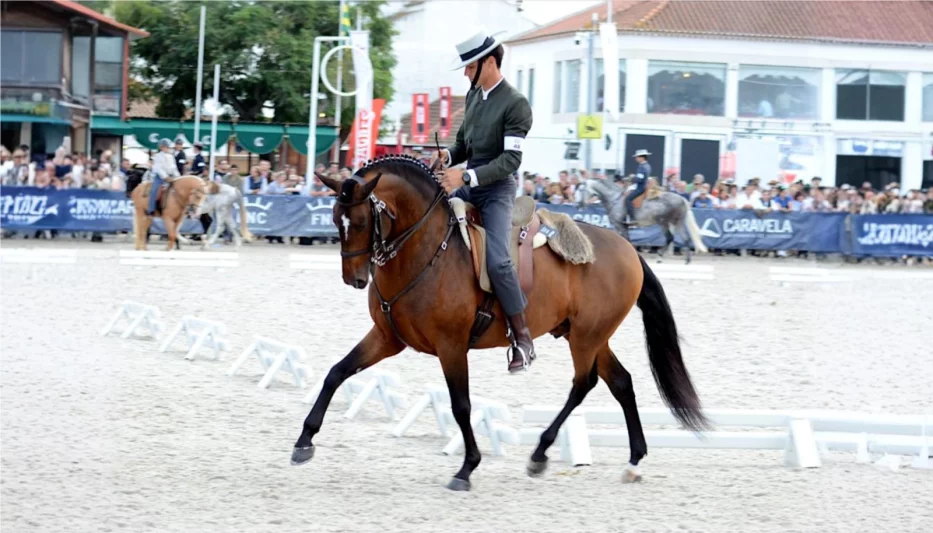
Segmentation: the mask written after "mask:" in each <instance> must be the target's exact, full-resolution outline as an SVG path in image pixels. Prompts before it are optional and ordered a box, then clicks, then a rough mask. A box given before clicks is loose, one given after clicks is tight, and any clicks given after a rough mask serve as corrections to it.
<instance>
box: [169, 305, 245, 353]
mask: <svg viewBox="0 0 933 533" xmlns="http://www.w3.org/2000/svg"><path fill="white" fill-rule="evenodd" d="M226 333H227V328H226V327H225V326H224V325H223V324H221V323H220V322H214V321H212V320H203V319H200V318H195V317H193V316H190V315H185V316H183V317H182V318H181V322H179V323H178V325H177V326H175V329H174V330H172V333H171V335H169V336H168V338H166V339H165V342H163V343H162V346H160V347H159V351H160V352H165V351H166V350H167V349H168V348H169V346H171V345H172V343H173V342H175V339H177V338H178V336H179V335H181V334H184V336H185V339H187V341H188V343H187V344H188V353H187V354H185V359H188V360H191V359H194V358H195V356H196V355H197V354H198V351H199V350H200V349H201V348H211V349H212V350H213V351H214V359H219V358H220V352H224V351H227V350H228V349H229V347H228V344H227V341H226V339H225V338H224V335H226Z"/></svg>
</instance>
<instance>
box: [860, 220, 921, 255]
mask: <svg viewBox="0 0 933 533" xmlns="http://www.w3.org/2000/svg"><path fill="white" fill-rule="evenodd" d="M852 254H853V255H857V256H858V255H861V256H873V257H878V256H883V257H900V256H902V255H907V256H915V257H916V256H933V216H924V215H853V217H852Z"/></svg>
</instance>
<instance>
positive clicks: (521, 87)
mask: <svg viewBox="0 0 933 533" xmlns="http://www.w3.org/2000/svg"><path fill="white" fill-rule="evenodd" d="M523 75H524V72H522V71H521V70H519V71H518V72H516V73H515V88H516V89H518V92H520V93H522V94H525V84H524V81H525V80H524V79H523Z"/></svg>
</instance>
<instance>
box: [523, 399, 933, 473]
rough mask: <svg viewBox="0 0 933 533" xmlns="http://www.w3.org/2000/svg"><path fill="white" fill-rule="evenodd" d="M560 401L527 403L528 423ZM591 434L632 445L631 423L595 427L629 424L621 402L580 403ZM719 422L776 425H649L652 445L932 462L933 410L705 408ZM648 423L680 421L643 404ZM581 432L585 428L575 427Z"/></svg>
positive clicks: (546, 418) (794, 459)
mask: <svg viewBox="0 0 933 533" xmlns="http://www.w3.org/2000/svg"><path fill="white" fill-rule="evenodd" d="M560 409H561V408H560V407H554V406H546V407H543V406H527V407H525V408H524V410H523V417H522V422H523V423H536V424H550V423H551V421H552V420H553V419H554V418H555V417H556V416H557V414H558V413H559V412H560ZM577 414H579V415H581V416H582V417H583V420H584V421H585V429H586V434H585V436H584V435H575V436H574V440H573V442H578V441H581V440H584V439H585V440H586V441H587V442H588V443H589V445H590V446H606V447H628V432H627V431H626V430H625V429H592V428H590V426H592V425H612V426H623V427H624V426H625V416H624V414H623V412H622V410H621V409H618V408H600V407H596V408H580V409H579V410H578V413H577ZM704 414H706V416H707V417H708V418H709V419H710V422H711V423H712V424H713V425H714V426H726V427H744V428H756V429H761V428H775V429H772V430H771V431H719V430H716V431H710V432H706V433H702V434H699V435H698V434H694V433H693V432H690V431H684V430H672V429H661V430H645V431H644V433H645V439H646V441H647V443H648V446H649V447H652V446H653V447H660V448H704V449H748V450H784V452H785V455H784V460H785V464H787V465H788V466H797V467H801V468H817V467H819V466H820V465H821V458H820V452H821V451H822V452H827V451H844V452H855V453H856V460H857V462H859V463H867V462H870V461H871V455H870V454H871V453H882V454H896V455H911V456H916V459H915V460H914V462H913V465H914V466H916V467H918V468H929V466H928V465H929V457H930V450H931V449H933V437H931V436H930V433H931V430H933V416H911V415H877V414H866V413H856V412H840V411H818V410H791V411H774V410H739V409H704ZM639 415H640V419H641V422H642V424H643V425H644V426H655V425H661V426H665V425H671V426H679V425H680V424H679V422H678V421H677V420H676V419H675V418H674V417H673V415H672V414H671V413H670V411H669V410H667V409H641V410H639ZM574 431H576V432H579V429H577V430H574Z"/></svg>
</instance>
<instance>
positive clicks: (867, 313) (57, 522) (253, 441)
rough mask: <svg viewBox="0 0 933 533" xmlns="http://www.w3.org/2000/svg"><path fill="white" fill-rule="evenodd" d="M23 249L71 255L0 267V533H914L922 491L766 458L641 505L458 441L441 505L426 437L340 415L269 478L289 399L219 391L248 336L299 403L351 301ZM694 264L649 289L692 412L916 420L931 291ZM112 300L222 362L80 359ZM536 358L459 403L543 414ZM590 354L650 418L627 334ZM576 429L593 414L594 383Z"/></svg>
mask: <svg viewBox="0 0 933 533" xmlns="http://www.w3.org/2000/svg"><path fill="white" fill-rule="evenodd" d="M154 241H155V239H153V244H155V242H154ZM37 245H38V246H41V247H56V248H77V249H78V250H79V259H78V264H77V265H70V266H57V265H48V266H39V267H37V268H36V269H35V270H33V269H32V268H31V267H30V266H28V265H18V264H4V265H3V266H2V301H3V305H2V314H0V316H2V318H0V327H2V346H0V350H2V391H0V392H2V396H0V399H2V462H0V466H2V482H0V489H2V490H0V495H2V529H3V531H4V532H6V531H10V532H32V531H36V532H58V531H65V532H103V531H131V532H149V531H173V532H174V531H192V532H195V531H197V532H201V531H236V532H243V531H312V532H317V531H322V532H323V531H327V532H332V531H347V532H369V531H374V532H376V531H378V532H396V531H398V532H432V533H434V532H446V531H483V532H497V533H499V532H512V531H522V532H524V531H529V532H531V531H535V532H540V531H560V532H577V531H581V532H582V531H586V532H604V531H605V532H610V531H611V532H621V531H626V532H627V531H674V530H676V531H681V530H689V531H736V532H738V531H819V532H829V531H840V532H856V531H873V532H874V531H897V532H907V531H918V532H919V531H930V530H931V527H933V526H931V524H933V505H931V504H933V498H931V494H933V491H931V490H930V488H931V487H933V471H922V470H916V469H912V468H907V467H905V468H902V469H900V470H899V471H897V472H892V471H890V470H885V469H882V468H879V467H877V466H874V465H863V464H856V463H855V457H854V454H830V455H829V456H825V457H824V459H823V467H822V468H819V469H813V470H805V471H799V470H794V469H789V468H787V467H785V466H783V465H782V453H781V452H736V451H697V450H694V451H690V450H665V449H658V448H649V455H648V457H647V458H646V459H645V460H644V461H643V462H642V467H643V473H644V474H645V479H644V481H643V482H642V483H640V484H634V485H623V484H621V483H620V473H621V472H622V469H623V467H624V465H625V463H626V460H627V458H628V451H627V449H610V448H594V449H593V453H594V462H595V464H594V465H593V466H589V467H581V468H573V467H570V466H568V465H567V464H566V463H561V462H558V461H557V460H556V459H557V458H558V456H559V452H558V450H557V448H556V446H555V447H554V448H553V449H552V450H551V453H550V456H551V458H552V462H551V469H550V470H549V471H548V472H547V473H546V474H545V476H544V477H543V478H540V479H531V478H529V477H528V476H526V475H525V462H526V460H527V458H528V456H529V454H530V453H531V451H532V449H531V447H509V448H508V451H509V454H508V455H507V456H505V457H494V456H492V455H491V454H490V453H489V445H488V440H486V439H485V438H483V437H480V438H479V442H480V447H481V450H482V451H483V452H484V456H483V462H482V464H481V465H480V467H479V468H478V469H477V471H476V472H475V473H474V475H473V491H472V492H470V493H452V492H450V491H448V490H446V489H444V488H443V484H444V483H446V482H447V480H448V479H449V477H450V476H451V475H452V474H453V473H454V472H455V471H456V470H457V469H458V468H459V466H460V463H461V457H460V456H453V457H448V456H445V455H443V454H442V453H441V449H442V447H443V446H444V444H445V443H446V441H445V439H443V438H441V437H440V436H438V435H437V433H436V426H435V425H434V423H433V420H432V417H431V416H430V415H429V414H427V413H426V414H425V416H423V417H422V418H421V419H420V420H419V421H418V422H417V423H416V424H415V426H413V428H412V429H411V430H410V432H409V434H408V435H406V436H405V437H402V438H395V437H392V436H391V435H390V434H389V432H390V430H391V428H392V427H393V425H394V424H393V423H392V422H390V421H388V420H387V419H386V418H385V416H384V412H383V411H382V410H381V409H380V408H379V407H378V406H376V405H375V404H371V405H370V406H369V407H367V408H366V409H365V410H364V411H363V413H362V414H361V415H360V416H359V418H358V419H357V420H354V421H346V420H344V419H343V418H342V416H341V415H342V414H343V412H344V411H345V410H346V408H347V403H346V400H345V399H344V397H343V396H342V395H340V394H338V395H337V396H336V397H335V400H334V403H333V404H332V407H331V410H330V411H329V412H328V415H327V418H326V419H325V423H324V427H323V430H322V432H321V433H320V434H319V435H318V437H317V439H316V441H315V443H316V444H317V446H318V452H317V455H316V457H315V458H314V460H313V461H312V462H311V463H309V464H308V465H304V466H302V467H297V468H296V467H292V466H290V465H289V454H290V453H291V448H292V445H293V443H294V441H295V439H296V437H297V436H298V434H299V431H300V429H301V423H302V421H303V419H304V417H305V416H306V414H307V412H308V410H309V409H310V406H309V405H307V404H304V403H302V402H301V399H302V398H303V397H304V395H305V391H300V390H298V389H296V388H295V387H294V386H293V384H291V383H289V382H288V381H287V380H285V379H284V378H283V379H282V380H281V381H280V382H277V383H275V384H273V386H272V387H271V388H270V389H268V390H259V389H257V388H256V383H257V381H258V379H259V376H260V375H261V372H260V366H259V364H258V362H256V361H255V360H253V361H250V362H249V363H248V364H247V366H246V367H245V369H244V370H243V371H242V372H241V373H240V374H238V375H236V376H234V377H227V376H225V375H224V372H225V371H226V369H227V368H228V366H229V365H230V363H231V361H232V360H233V358H234V357H236V355H237V354H238V353H239V352H240V351H241V350H242V349H243V348H245V347H246V345H247V344H248V343H249V341H250V338H251V336H253V335H256V334H261V335H265V336H269V337H272V338H277V339H280V340H282V341H285V342H290V343H295V344H299V345H301V346H304V347H305V348H306V350H307V351H308V353H309V355H310V359H311V361H310V362H311V366H312V368H313V371H314V375H313V376H312V379H313V380H316V379H318V378H319V377H320V376H322V375H323V374H324V373H325V372H326V371H327V369H328V368H329V366H330V364H331V362H332V361H333V360H334V359H336V358H338V357H340V356H342V355H344V354H345V353H346V352H347V351H348V350H349V349H350V348H351V347H352V346H353V345H354V344H355V343H356V342H357V340H358V339H359V338H361V336H362V335H363V334H364V333H365V332H366V331H367V330H368V329H369V327H370V325H371V321H370V317H369V316H368V312H367V310H366V307H365V301H366V299H365V294H364V293H363V292H360V291H356V290H353V289H351V288H349V287H346V286H344V285H343V284H342V283H341V282H340V279H339V274H338V273H337V272H310V273H301V272H298V271H295V270H291V269H289V266H288V259H287V257H288V254H289V253H295V252H307V253H312V252H315V253H330V254H333V253H334V251H333V249H330V250H327V249H321V247H311V248H309V247H296V246H292V247H286V246H283V245H268V244H265V243H261V244H254V245H250V246H246V247H244V248H242V249H241V250H240V267H239V268H236V269H231V270H228V271H226V272H221V273H218V272H217V271H216V270H215V269H211V268H167V267H163V268H150V267H145V268H143V267H130V266H120V265H118V264H117V260H116V258H115V257H116V254H117V251H118V250H120V249H130V248H131V244H129V243H125V242H122V241H115V242H108V243H107V244H103V245H101V244H91V243H88V242H76V241H71V240H64V239H60V240H58V241H55V242H47V241H45V242H37V241H32V240H30V241H22V240H12V241H11V240H5V241H4V242H3V246H4V247H24V246H29V247H32V246H37ZM155 248H157V249H161V246H159V245H155ZM225 251H227V250H225ZM230 251H232V250H230ZM669 261H675V260H669ZM676 261H677V262H679V261H680V259H679V258H678V259H676ZM698 263H699V264H714V265H715V267H716V276H717V279H716V280H715V281H711V282H691V281H675V280H668V281H664V286H665V289H666V290H667V293H668V296H669V298H670V300H671V304H672V306H673V309H674V314H675V317H676V318H677V320H678V325H679V327H680V328H681V331H682V333H683V337H684V339H685V347H684V350H685V357H686V359H687V366H688V368H689V370H690V372H691V373H692V375H693V378H694V382H695V383H696V385H697V387H698V389H699V391H700V396H701V399H702V401H703V403H704V405H705V406H706V407H733V408H738V407H747V408H775V409H778V408H828V409H845V410H863V411H876V412H886V413H898V414H919V413H924V412H931V409H933V406H931V399H933V379H931V359H930V353H931V336H930V331H931V330H930V324H931V323H933V306H931V305H930V301H931V296H933V280H913V281H903V280H889V281H869V282H849V283H840V284H834V285H811V284H795V285H791V286H788V287H782V286H780V285H779V284H777V283H775V282H771V281H769V280H768V278H767V268H768V266H772V265H799V266H812V265H809V264H808V263H805V262H803V261H796V260H794V261H789V260H788V261H780V262H779V261H773V260H761V259H756V258H744V259H739V258H729V259H726V258H715V257H704V258H701V259H700V260H699V261H698ZM827 268H843V269H847V270H858V269H863V267H855V266H841V265H838V264H832V265H827ZM873 268H877V267H873ZM888 268H889V269H902V268H903V267H888ZM912 271H917V269H912ZM923 271H926V272H929V271H930V270H929V269H928V268H926V269H923ZM123 299H131V300H137V301H141V302H145V303H151V304H157V305H159V306H160V308H161V310H162V313H163V316H164V317H165V319H166V322H167V323H168V325H169V326H170V327H171V326H172V325H174V324H175V323H176V321H177V320H178V319H179V318H180V317H181V316H182V315H183V314H194V315H197V316H201V317H204V318H209V319H214V320H219V321H222V322H224V323H225V324H227V326H228V327H229V328H230V329H232V330H233V332H232V334H231V335H230V343H231V352H230V353H226V354H224V356H223V357H222V359H221V360H220V361H212V360H208V359H204V358H198V359H196V360H195V361H192V362H189V361H186V360H185V359H184V358H183V355H182V352H183V350H182V342H181V341H179V342H178V344H177V345H176V347H175V349H174V351H173V352H171V353H165V354H162V353H159V352H158V351H157V346H158V344H157V343H156V342H155V341H152V340H147V339H128V340H122V339H120V338H119V337H118V336H116V335H113V336H109V337H101V336H99V335H98V332H99V330H100V329H101V328H102V327H103V326H104V325H105V324H106V323H107V321H108V320H109V319H110V317H111V316H112V314H113V313H114V312H115V310H116V305H117V304H118V303H119V302H120V301H121V300H123ZM537 347H538V352H539V359H538V361H537V362H536V363H535V364H534V366H533V367H532V369H531V371H530V372H528V373H526V374H522V375H517V376H510V375H508V374H507V373H506V370H505V365H506V363H505V355H504V353H503V351H502V350H496V351H486V352H474V353H473V354H472V355H471V358H470V362H471V367H470V370H471V378H472V393H473V395H474V396H482V397H488V398H494V399H498V400H501V401H503V402H506V403H507V404H508V405H509V407H510V408H511V409H512V415H513V418H514V419H515V420H516V421H517V420H518V417H519V415H520V411H521V406H522V405H523V404H562V403H563V402H564V400H565V398H566V396H567V393H568V391H569V387H570V379H571V376H572V366H571V361H570V357H569V350H568V348H567V346H566V343H565V342H563V341H557V340H554V339H552V338H551V337H549V336H547V337H542V338H540V339H539V340H538V341H537ZM613 349H614V350H615V352H616V353H617V354H619V356H620V358H621V359H622V363H623V364H624V365H625V366H626V367H627V368H628V369H629V371H630V372H631V373H632V375H633V376H634V380H635V389H636V394H637V397H638V401H639V405H640V406H641V407H647V406H651V407H660V406H662V404H661V401H660V399H659V396H658V392H657V389H656V388H655V385H654V382H653V380H652V378H651V372H650V370H649V368H648V361H647V356H646V354H645V351H644V336H643V329H642V324H641V316H640V313H639V312H638V311H637V310H635V311H634V312H633V314H632V315H631V316H630V317H629V318H628V319H627V320H626V322H625V323H624V324H623V326H622V327H621V328H620V329H619V331H618V332H617V333H616V335H615V337H614V338H613ZM381 365H382V368H386V369H391V370H394V371H397V372H398V373H400V374H401V375H402V377H403V379H404V380H405V384H404V387H403V389H402V392H404V393H406V394H407V395H408V396H409V398H410V401H413V400H414V399H415V398H416V396H417V395H418V394H420V393H421V391H422V390H423V387H424V385H426V384H432V383H443V378H442V375H441V371H440V367H439V365H438V363H437V361H436V360H435V359H434V358H433V357H429V356H425V355H420V354H416V353H411V352H408V351H406V352H403V353H402V354H401V355H399V356H397V357H395V358H392V359H391V360H388V361H385V362H383V363H381ZM584 405H585V406H594V405H616V404H614V400H613V399H612V397H611V396H610V394H609V392H608V390H607V388H606V386H605V385H604V384H602V383H600V384H599V386H598V387H597V388H596V389H595V390H594V391H593V392H592V393H591V394H590V396H589V397H588V398H587V400H586V402H585V403H584ZM904 462H905V464H906V463H907V459H905V460H904Z"/></svg>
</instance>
